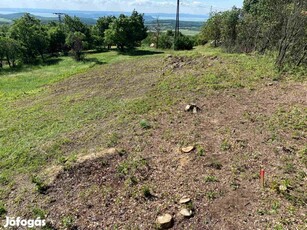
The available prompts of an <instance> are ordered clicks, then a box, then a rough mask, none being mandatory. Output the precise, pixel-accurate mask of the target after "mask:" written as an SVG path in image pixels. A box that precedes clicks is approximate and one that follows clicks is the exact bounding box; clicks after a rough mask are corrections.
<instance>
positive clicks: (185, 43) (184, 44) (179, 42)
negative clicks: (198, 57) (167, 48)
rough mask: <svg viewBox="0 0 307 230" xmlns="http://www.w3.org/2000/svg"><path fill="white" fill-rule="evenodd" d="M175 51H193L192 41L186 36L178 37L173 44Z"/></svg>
mask: <svg viewBox="0 0 307 230" xmlns="http://www.w3.org/2000/svg"><path fill="white" fill-rule="evenodd" d="M174 48H175V50H191V49H193V41H192V40H191V39H190V38H189V37H188V36H184V35H182V36H179V37H178V38H177V39H176V41H175V44H174Z"/></svg>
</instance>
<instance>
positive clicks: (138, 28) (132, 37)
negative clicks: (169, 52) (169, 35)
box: [105, 11, 147, 50]
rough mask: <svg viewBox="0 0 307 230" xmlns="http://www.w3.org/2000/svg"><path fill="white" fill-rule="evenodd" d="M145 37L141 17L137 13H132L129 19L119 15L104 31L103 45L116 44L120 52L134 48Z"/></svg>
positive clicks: (145, 33) (145, 31)
mask: <svg viewBox="0 0 307 230" xmlns="http://www.w3.org/2000/svg"><path fill="white" fill-rule="evenodd" d="M146 37H147V28H146V27H145V25H144V18H143V15H142V14H139V13H138V12H137V11H133V12H132V15H131V16H130V17H128V16H125V15H123V14H121V15H120V16H119V17H118V18H117V19H116V20H114V21H113V22H112V23H111V24H110V27H109V29H107V30H106V31H105V43H107V44H116V45H117V47H118V48H119V49H120V50H123V49H124V48H125V47H127V48H128V49H131V48H134V47H136V46H138V45H140V43H141V41H142V40H144V39H145V38H146Z"/></svg>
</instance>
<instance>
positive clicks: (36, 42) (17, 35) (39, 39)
mask: <svg viewBox="0 0 307 230" xmlns="http://www.w3.org/2000/svg"><path fill="white" fill-rule="evenodd" d="M10 34H11V37H12V38H13V39H15V40H17V41H19V42H20V44H21V46H22V47H23V51H24V54H23V60H24V62H26V63H30V62H33V61H34V60H35V59H36V56H37V55H40V56H41V58H42V59H43V61H44V60H45V58H44V53H45V51H46V50H47V47H48V43H49V41H48V34H47V29H46V28H45V27H44V26H43V25H42V24H41V22H40V20H38V19H36V18H35V17H33V16H31V15H30V14H25V15H24V16H23V17H21V18H20V19H17V20H16V21H15V22H14V24H13V25H12V27H11V28H10Z"/></svg>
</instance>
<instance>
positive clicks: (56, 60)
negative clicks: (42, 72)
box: [41, 58, 63, 66]
mask: <svg viewBox="0 0 307 230" xmlns="http://www.w3.org/2000/svg"><path fill="white" fill-rule="evenodd" d="M62 60H63V59H62V58H48V59H47V60H45V62H43V63H41V65H43V66H44V65H56V64H58V63H59V62H60V61H62Z"/></svg>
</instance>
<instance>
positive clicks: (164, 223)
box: [157, 214, 174, 229]
mask: <svg viewBox="0 0 307 230" xmlns="http://www.w3.org/2000/svg"><path fill="white" fill-rule="evenodd" d="M157 224H158V225H159V228H160V229H168V228H171V227H173V224H174V220H173V217H172V216H171V215H170V214H165V215H163V216H158V218H157Z"/></svg>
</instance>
